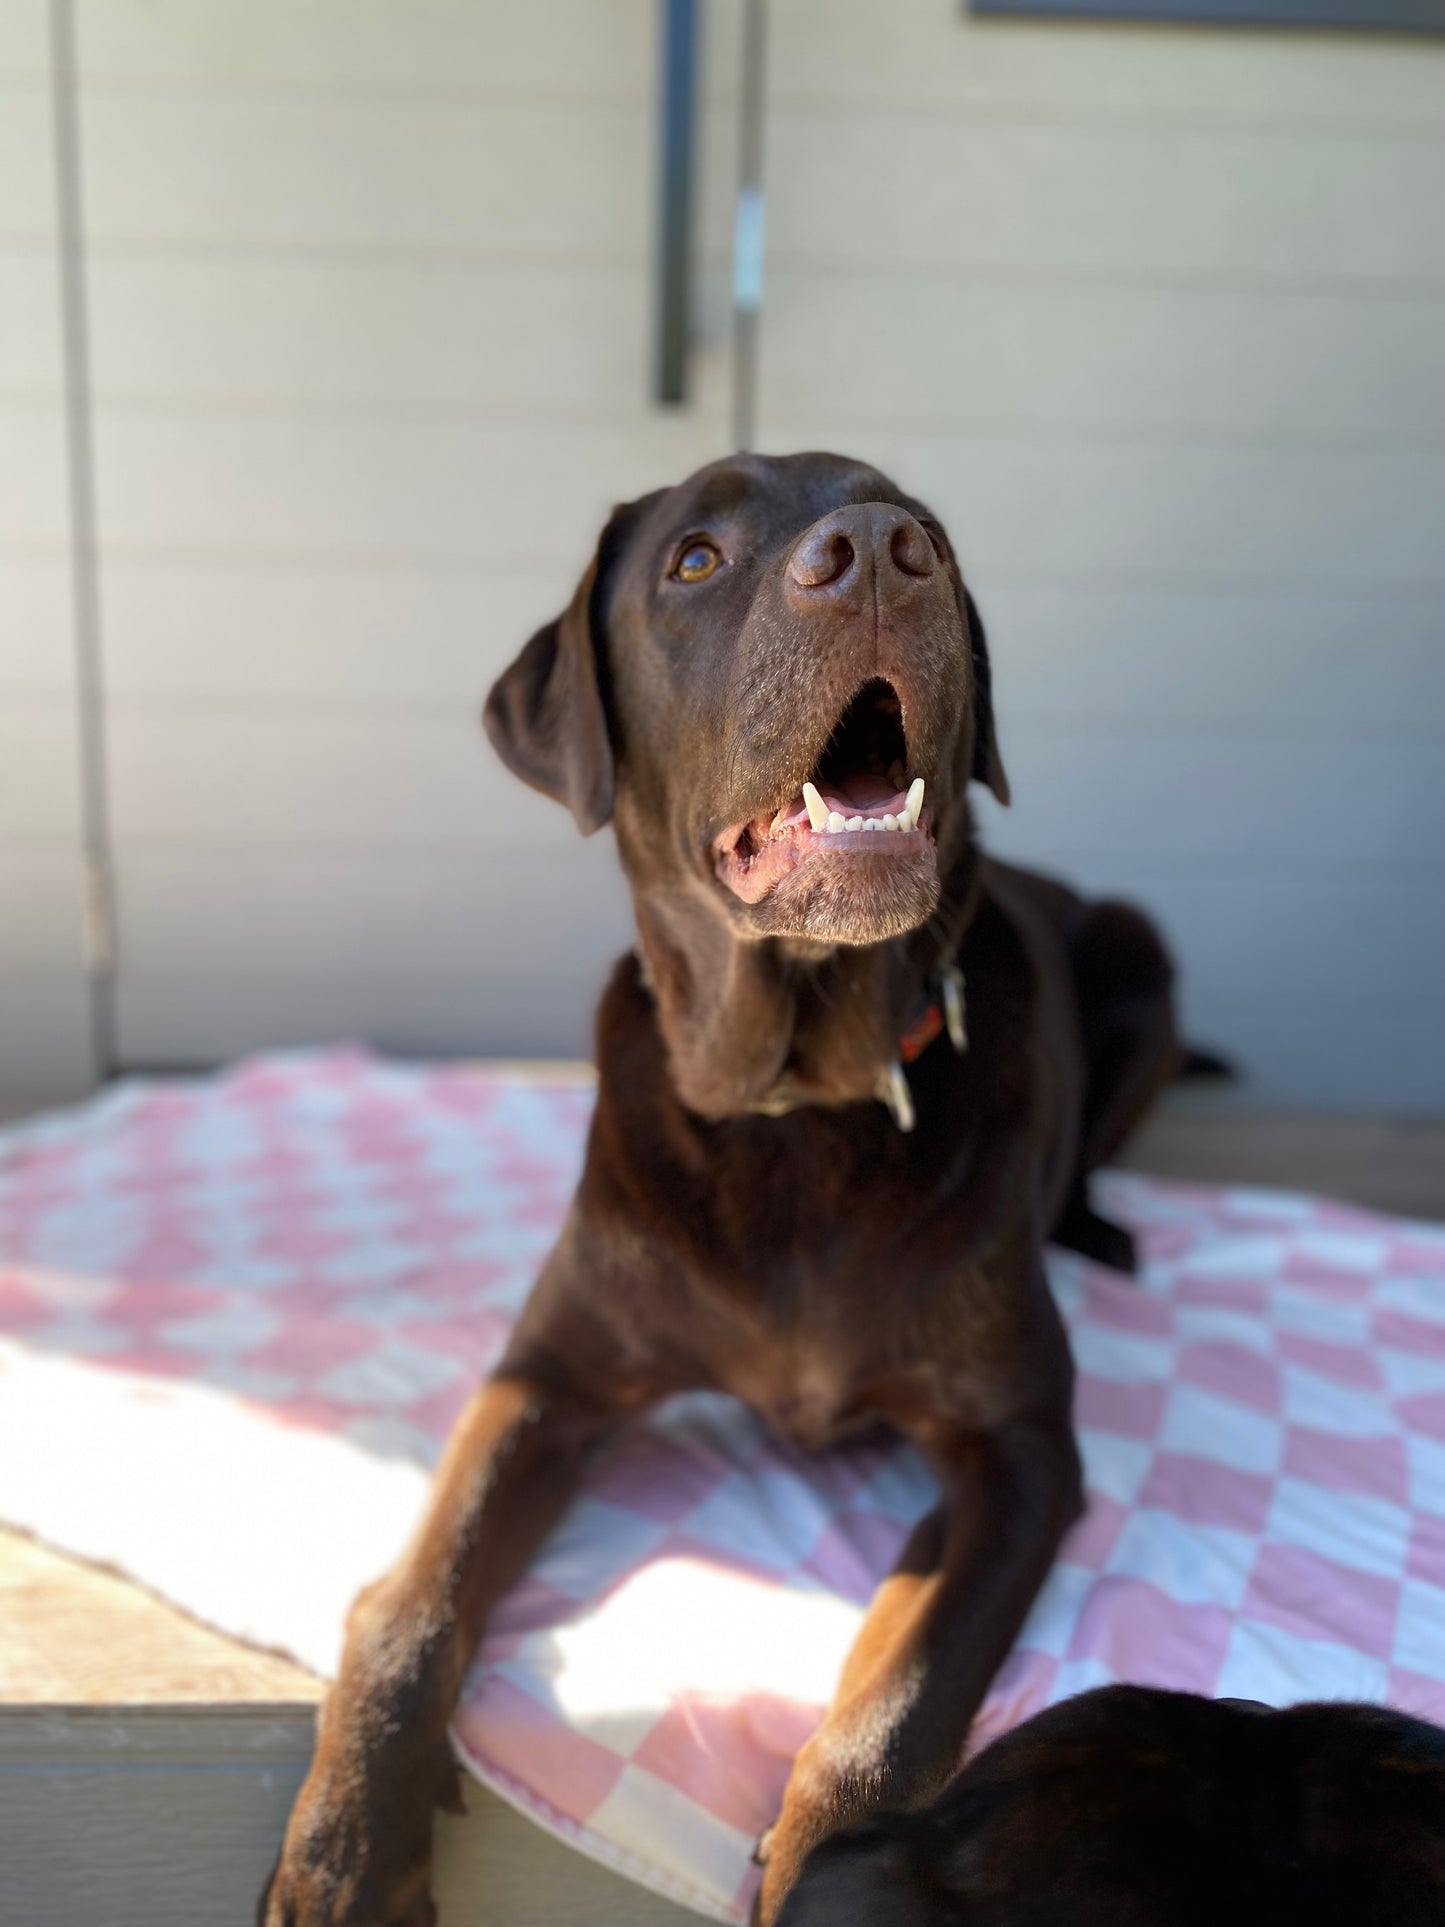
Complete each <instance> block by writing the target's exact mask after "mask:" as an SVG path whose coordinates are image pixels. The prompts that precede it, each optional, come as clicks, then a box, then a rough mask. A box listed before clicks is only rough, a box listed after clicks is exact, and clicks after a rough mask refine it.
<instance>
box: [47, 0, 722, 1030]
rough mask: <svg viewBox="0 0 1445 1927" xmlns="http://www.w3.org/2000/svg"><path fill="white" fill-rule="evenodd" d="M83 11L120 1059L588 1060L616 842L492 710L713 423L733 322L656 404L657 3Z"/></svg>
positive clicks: (708, 153) (715, 234)
mask: <svg viewBox="0 0 1445 1927" xmlns="http://www.w3.org/2000/svg"><path fill="white" fill-rule="evenodd" d="M79 19H80V69H81V111H82V117H83V122H84V127H85V140H86V185H87V218H88V225H89V235H90V256H91V285H92V306H93V330H94V380H95V390H96V405H97V467H98V477H99V497H100V500H99V516H100V526H101V533H102V558H103V572H102V592H103V597H104V608H105V623H106V654H107V665H108V672H109V684H110V694H111V700H110V753H111V758H112V809H113V819H114V833H115V842H116V851H117V863H118V871H119V903H120V956H121V969H120V980H119V1036H120V1047H121V1051H122V1053H123V1054H124V1056H125V1057H126V1058H127V1059H129V1060H130V1061H132V1062H149V1063H154V1062H164V1061H170V1062H185V1061H197V1060H209V1059H213V1058H215V1057H217V1056H219V1055H223V1054H225V1053H228V1052H231V1051H236V1050H241V1049H244V1048H248V1047H253V1046H256V1045H260V1044H265V1043H275V1042H288V1041H315V1040H318V1039H327V1038H335V1037H347V1036H361V1037H365V1038H368V1039H370V1040H373V1041H375V1042H376V1043H378V1044H381V1045H383V1046H387V1047H390V1048H394V1049H400V1050H433V1049H435V1050H463V1051H503V1052H521V1051H538V1052H558V1051H563V1052H570V1051H577V1050H579V1049H582V1048H585V1046H586V1043H587V1039H588V1035H589V1031H590V1015H591V1006H592V1004H593V1002H594V1001H595V997H596V992H597V990H598V988H599V986H600V982H601V979H602V976H603V973H604V971H605V968H606V965H607V962H608V961H609V959H610V958H611V957H612V956H613V955H615V954H616V953H617V952H618V951H620V950H621V949H623V948H624V947H625V945H626V943H627V941H628V936H627V931H628V924H627V919H626V914H625V909H624V905H623V901H622V893H621V889H620V885H619V883H618V880H617V878H616V875H615V862H614V859H613V855H612V850H611V845H610V838H608V837H606V836H603V837H599V838H597V839H596V840H595V841H594V842H593V843H591V844H584V843H583V842H582V841H581V839H579V838H578V837H577V835H576V833H575V831H574V829H573V827H572V824H571V820H570V818H569V817H567V816H566V815H565V813H564V812H563V811H561V810H560V809H557V808H556V807H555V806H553V805H551V804H548V803H546V802H544V801H543V800H541V799H539V798H536V797H533V796H532V795H531V794H530V793H529V792H526V791H524V790H523V789H522V788H521V786H520V785H518V784H517V783H516V782H515V781H514V780H513V779H511V778H510V777H509V776H507V774H506V773H505V772H504V771H503V770H502V769H501V767H500V765H499V764H498V763H497V762H496V760H495V758H494V757H493V756H492V754H491V752H490V750H489V749H488V747H487V745H486V743H485V741H484V739H483V737H482V735H481V732H480V728H479V723H478V719H479V713H480V707H481V701H482V697H483V695H484V693H485V691H486V689H487V687H488V685H489V683H490V681H491V679H492V677H493V676H494V675H495V674H496V673H497V671H498V670H500V669H501V668H502V667H503V666H504V664H505V663H506V662H507V661H508V660H509V659H510V657H511V656H512V655H513V653H514V652H515V651H516V649H517V648H518V647H519V646H520V644H521V643H522V641H523V640H524V639H525V638H526V636H527V635H528V634H529V633H530V631H531V630H532V629H533V628H534V627H535V626H536V625H537V623H538V622H540V621H542V620H544V619H545V618H547V617H549V616H551V615H554V614H555V613H556V612H557V611H558V609H559V608H560V607H561V606H562V604H563V603H564V602H565V601H566V599H567V597H568V595H569V594H570V591H571V588H572V585H573V583H574V581H575V580H576V577H577V576H578V574H579V573H580V572H581V569H582V567H583V564H584V563H585V561H586V560H587V557H588V555H589V553H590V550H591V546H592V542H593V539H594V537H595V535H596V532H597V530H598V528H599V526H600V524H601V521H602V520H603V518H604V516H605V514H606V512H607V509H608V508H609V506H610V505H611V503H612V502H613V501H614V500H617V499H619V498H623V497H626V496H628V495H631V494H635V493H639V492H641V491H643V490H644V489H646V488H649V487H652V486H655V484H656V483H657V481H658V480H659V479H660V478H664V477H667V476H670V475H678V474H682V473H685V472H686V471H687V470H688V469H690V468H692V467H694V466H695V465H696V464H697V463H698V462H700V461H702V460H705V459H707V458H708V457H709V456H711V455H712V454H714V453H716V452H717V450H718V448H719V447H720V446H721V445H722V440H723V437H724V434H725V429H724V422H725V416H726V404H727V395H726V390H725V385H724V380H723V376H724V367H723V358H722V356H721V354H720V352H719V350H718V347H717V345H716V341H714V342H713V343H712V344H709V343H706V342H705V343H704V344H703V347H702V350H701V352H700V354H699V355H698V357H697V365H696V368H695V377H696V381H697V385H698V394H699V399H698V402H697V405H696V406H694V407H692V408H690V409H689V410H687V411H685V412H676V413H671V414H665V413H662V412H661V411H658V410H656V409H654V408H653V407H652V406H651V405H650V402H649V399H648V394H649V386H648V385H649V378H650V361H649V356H650V339H651V325H652V315H651V306H650V303H651V298H652V282H653V269H652V241H653V224H654V218H655V216H654V205H655V202H654V170H655V159H654V124H655V106H654V102H655V80H654V76H655V71H656V58H657V55H656V48H655V26H656V10H655V7H654V6H653V4H652V0H547V4H545V5H534V6H523V7H519V6H516V5H514V4H511V0H440V3H439V4H431V5H426V6H417V5H409V6H405V7H399V6H396V5H395V4H393V3H392V0H344V3H343V0H308V4H304V5H297V4H296V3H295V0H80V8H79ZM726 53H727V49H726V48H725V47H723V48H720V49H719V50H718V55H717V57H714V58H711V59H710V72H711V76H712V83H713V86H714V89H715V90H716V88H717V87H718V86H720V85H725V84H726V83H727V80H728V66H727V62H726V59H725V58H724V56H725V55H726ZM735 123H736V114H735V110H734V109H733V108H732V107H728V108H727V109H726V111H723V112H718V113H710V114H709V115H708V117H707V120H706V125H705V128H704V152H703V153H702V155H701V156H700V162H701V168H702V178H703V180H704V182H705V183H706V185H707V187H708V189H709V191H710V201H709V203H708V205H707V206H706V207H705V208H704V210H703V220H704V234H705V236H706V238H707V243H708V249H709V264H710V266H711V267H712V268H713V270H714V279H716V274H715V264H716V260H717V258H718V248H719V242H720V238H721V237H722V236H723V235H725V233H726V228H727V219H728V205H729V200H730V193H731V184H732V178H733V171H734V162H733V159H732V137H733V129H734V126H735ZM712 308H713V311H714V312H715V311H716V309H717V303H716V301H714V302H713V303H712Z"/></svg>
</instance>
